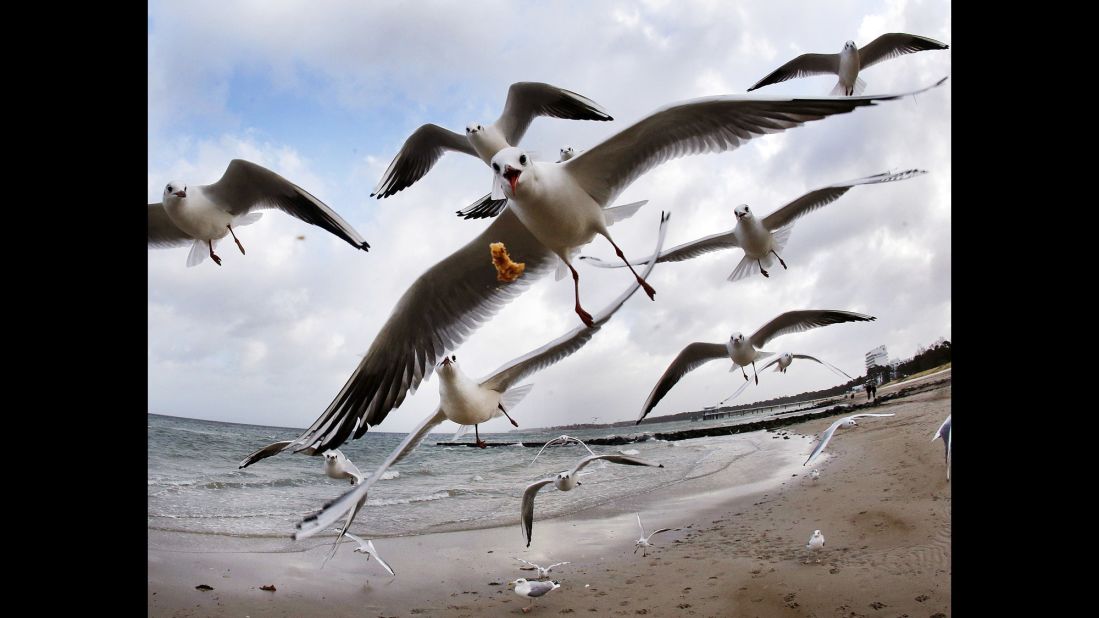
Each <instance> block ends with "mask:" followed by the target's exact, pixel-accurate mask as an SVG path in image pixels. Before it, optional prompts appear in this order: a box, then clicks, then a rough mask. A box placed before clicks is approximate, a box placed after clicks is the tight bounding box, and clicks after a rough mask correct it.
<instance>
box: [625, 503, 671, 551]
mask: <svg viewBox="0 0 1099 618" xmlns="http://www.w3.org/2000/svg"><path fill="white" fill-rule="evenodd" d="M637 527H638V528H641V538H639V539H637V540H636V541H634V548H633V553H635V554H636V553H637V550H638V549H641V550H642V552H641V557H642V558H644V557H646V556H648V555H649V550H648V548H650V547H652V546H653V544H652V543H651V542H650V539H652V538H653V537H654V536H656V535H658V534H660V533H661V532H674V531H676V530H679V528H661V529H659V530H656V531H654V532H653V533H652V534H650V535H648V536H646V535H645V526H642V525H641V514H640V513H637Z"/></svg>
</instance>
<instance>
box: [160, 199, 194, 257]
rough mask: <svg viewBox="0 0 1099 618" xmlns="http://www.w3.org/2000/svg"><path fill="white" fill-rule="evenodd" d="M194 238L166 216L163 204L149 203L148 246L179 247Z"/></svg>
mask: <svg viewBox="0 0 1099 618" xmlns="http://www.w3.org/2000/svg"><path fill="white" fill-rule="evenodd" d="M192 240H194V239H192V238H191V237H190V236H188V235H187V233H186V232H184V231H183V230H181V229H179V228H178V227H176V224H175V223H172V220H171V219H169V218H168V212H167V211H165V210H164V204H162V203H161V202H157V203H156V204H149V246H150V247H180V246H183V245H187V244H190V243H191V241H192Z"/></svg>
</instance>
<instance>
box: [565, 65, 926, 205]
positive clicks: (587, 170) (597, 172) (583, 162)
mask: <svg viewBox="0 0 1099 618" xmlns="http://www.w3.org/2000/svg"><path fill="white" fill-rule="evenodd" d="M943 81H945V78H944V79H943V80H940V81H939V82H938V83H937V84H935V86H938V85H939V84H941V83H943ZM935 86H931V87H930V88H934V87H935ZM928 89H929V88H925V89H923V90H919V91H916V92H909V93H904V94H896V95H881V96H859V97H818V98H800V99H795V98H788V97H786V98H769V99H762V98H759V97H755V96H750V95H726V96H718V97H706V98H702V99H694V100H691V101H685V102H682V103H675V104H673V105H670V106H668V107H665V108H663V109H660V110H658V111H656V112H654V113H653V114H651V115H649V116H648V117H646V118H644V119H642V120H640V121H639V122H637V123H635V124H634V125H632V126H630V127H628V128H626V129H625V130H623V131H620V132H618V133H617V134H615V135H613V136H612V137H610V138H609V139H607V140H605V141H603V142H602V143H600V144H599V145H598V146H595V147H594V148H591V149H589V150H587V151H585V152H583V153H581V154H579V155H577V156H575V157H573V158H572V159H569V160H568V161H565V162H564V163H561V164H559V165H563V166H564V167H565V170H566V171H567V172H568V173H569V174H570V175H571V176H572V177H573V179H574V180H576V181H577V182H578V183H579V184H580V185H581V186H582V187H583V188H584V190H585V191H587V193H588V194H589V195H590V196H591V197H592V198H594V199H595V201H596V202H598V203H600V204H604V205H605V204H610V203H611V202H613V201H614V200H615V198H616V197H617V196H618V194H619V193H621V192H622V191H623V190H624V189H625V188H626V187H627V186H629V184H630V183H632V182H633V181H634V180H636V179H637V178H638V177H640V176H641V175H642V174H644V173H645V172H647V171H648V170H650V169H652V168H653V167H655V166H657V165H660V164H661V163H664V162H666V161H670V160H672V159H676V158H679V157H683V156H686V155H692V154H701V153H706V152H726V151H729V150H733V149H735V148H737V147H739V146H740V145H742V144H744V143H745V142H747V141H748V140H751V139H752V138H754V137H757V136H759V135H763V134H766V133H780V132H782V131H785V130H786V129H790V128H793V127H796V126H799V125H801V124H804V123H806V122H810V121H813V120H820V119H821V118H825V117H827V116H831V115H833V114H845V113H848V112H851V111H853V110H854V109H856V108H858V107H864V106H868V105H875V104H876V103H877V102H879V101H887V100H892V99H897V98H901V97H905V96H908V95H910V94H918V93H919V92H923V91H924V90H928Z"/></svg>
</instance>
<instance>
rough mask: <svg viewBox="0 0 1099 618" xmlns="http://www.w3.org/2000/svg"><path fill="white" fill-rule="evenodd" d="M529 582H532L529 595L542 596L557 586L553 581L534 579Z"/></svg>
mask: <svg viewBox="0 0 1099 618" xmlns="http://www.w3.org/2000/svg"><path fill="white" fill-rule="evenodd" d="M528 583H529V584H530V592H529V593H528V594H527V596H528V597H540V596H542V595H544V594H546V593H547V592H549V591H550V590H553V589H554V588H556V587H557V586H556V585H555V584H554V583H553V582H539V581H533V582H528Z"/></svg>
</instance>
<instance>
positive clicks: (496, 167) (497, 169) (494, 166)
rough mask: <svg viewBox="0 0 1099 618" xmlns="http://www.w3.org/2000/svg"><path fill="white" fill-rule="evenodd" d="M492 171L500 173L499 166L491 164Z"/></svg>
mask: <svg viewBox="0 0 1099 618" xmlns="http://www.w3.org/2000/svg"><path fill="white" fill-rule="evenodd" d="M492 169H494V170H496V171H497V172H499V171H500V164H499V163H493V164H492Z"/></svg>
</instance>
